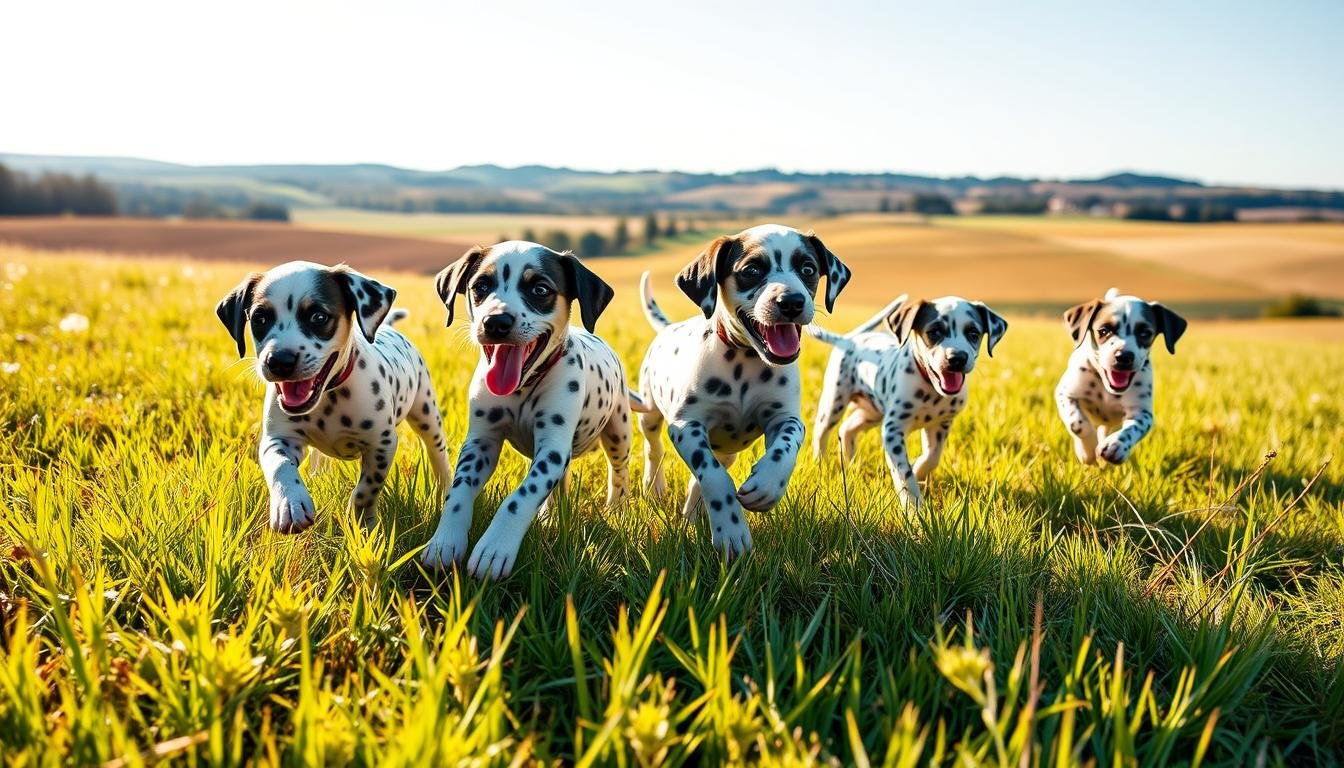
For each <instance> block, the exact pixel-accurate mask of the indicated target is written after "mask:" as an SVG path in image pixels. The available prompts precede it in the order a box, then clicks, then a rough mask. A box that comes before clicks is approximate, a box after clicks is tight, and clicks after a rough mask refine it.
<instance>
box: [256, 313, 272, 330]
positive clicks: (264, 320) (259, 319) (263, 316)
mask: <svg viewBox="0 0 1344 768" xmlns="http://www.w3.org/2000/svg"><path fill="white" fill-rule="evenodd" d="M252 324H253V325H255V326H257V327H258V328H265V327H266V326H268V325H270V324H271V315H270V313H269V312H253V313H252Z"/></svg>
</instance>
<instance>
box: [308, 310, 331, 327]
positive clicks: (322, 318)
mask: <svg viewBox="0 0 1344 768" xmlns="http://www.w3.org/2000/svg"><path fill="white" fill-rule="evenodd" d="M330 319H331V315H328V314H327V313H326V312H323V311H322V310H320V309H316V310H313V312H312V313H311V314H309V315H308V322H310V323H312V324H313V325H326V323H327V321H328V320H330Z"/></svg>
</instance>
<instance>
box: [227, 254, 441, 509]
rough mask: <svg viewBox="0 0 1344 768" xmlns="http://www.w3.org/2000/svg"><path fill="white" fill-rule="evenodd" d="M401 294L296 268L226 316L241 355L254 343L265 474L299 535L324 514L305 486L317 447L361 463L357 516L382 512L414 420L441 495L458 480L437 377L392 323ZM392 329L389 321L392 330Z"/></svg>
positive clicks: (334, 272)
mask: <svg viewBox="0 0 1344 768" xmlns="http://www.w3.org/2000/svg"><path fill="white" fill-rule="evenodd" d="M396 295H397V292H396V291H394V290H392V289H391V288H388V287H387V286H385V285H382V284H381V283H378V282H377V281H375V280H372V279H370V278H367V277H365V276H364V275H361V274H359V273H358V272H356V271H354V270H352V269H350V268H349V267H345V266H337V267H324V266H322V265H321V264H313V263H311V262H307V261H291V262H289V263H288V264H282V265H280V266H278V267H276V268H274V269H272V270H270V271H269V272H264V273H263V272H253V273H251V274H249V275H248V276H247V277H245V278H243V282H241V283H239V284H238V287H237V288H234V289H233V290H232V291H231V292H230V293H229V295H227V296H225V297H224V299H223V300H222V301H220V302H219V306H217V307H216V308H215V313H216V314H217V315H218V316H219V319H220V321H221V322H223V323H224V326H225V327H226V328H228V329H229V333H230V334H231V335H232V336H233V340H234V341H235V342H237V343H238V355H239V357H242V356H244V355H245V354H246V353H247V345H246V339H247V336H248V335H249V331H250V335H251V336H252V339H253V342H254V344H255V346H256V350H257V363H256V364H257V373H258V374H260V376H261V378H263V379H264V380H266V382H267V385H266V404H265V406H264V410H263V412H262V424H261V449H260V452H261V469H262V472H263V473H264V474H265V475H266V485H267V487H269V488H270V491H271V500H270V508H271V528H272V529H273V530H276V531H279V532H280V533H298V532H299V531H302V530H304V529H305V528H307V527H308V526H310V525H312V524H313V520H314V519H315V518H316V507H315V506H314V505H313V497H312V496H311V495H310V494H309V493H308V489H307V488H306V487H304V484H303V480H302V478H300V477H299V462H301V461H302V460H303V457H304V453H305V452H306V451H307V449H308V447H309V446H312V447H313V448H316V449H317V450H319V451H321V452H322V453H325V454H327V455H328V456H334V457H335V458H338V459H359V462H360V474H359V484H358V485H356V486H355V492H354V495H353V496H351V497H350V506H351V507H352V508H353V509H355V510H356V511H357V512H359V513H360V514H361V516H365V515H367V514H368V513H370V512H371V511H372V510H373V509H374V507H375V505H376V504H377V503H378V495H379V493H381V492H382V489H383V483H384V481H386V479H387V473H388V469H389V468H390V467H391V466H392V459H393V457H395V456H396V453H397V425H398V424H400V423H401V422H402V421H409V422H410V425H411V429H413V430H414V431H415V434H416V436H418V437H419V438H420V441H421V442H423V443H424V444H425V449H426V450H427V451H428V452H429V461H430V465H431V466H432V467H433V470H434V477H435V478H436V479H437V481H438V484H439V488H440V490H442V489H443V488H445V487H446V486H447V481H448V456H447V454H446V452H445V451H446V446H445V444H444V440H443V420H442V419H441V418H440V417H439V406H438V403H437V402H435V400H434V386H433V384H431V383H430V378H429V369H428V368H426V367H425V361H424V359H423V358H422V357H420V353H419V352H417V351H416V349H415V347H413V346H411V342H409V341H407V340H406V337H405V336H402V335H401V334H400V333H399V332H397V331H396V330H395V329H394V328H392V323H393V322H395V321H397V320H400V319H401V318H403V317H405V316H406V313H405V312H404V311H400V310H398V311H397V312H392V313H391V314H390V315H389V310H391V309H392V300H393V299H394V298H396ZM384 319H386V320H387V322H383V321H384Z"/></svg>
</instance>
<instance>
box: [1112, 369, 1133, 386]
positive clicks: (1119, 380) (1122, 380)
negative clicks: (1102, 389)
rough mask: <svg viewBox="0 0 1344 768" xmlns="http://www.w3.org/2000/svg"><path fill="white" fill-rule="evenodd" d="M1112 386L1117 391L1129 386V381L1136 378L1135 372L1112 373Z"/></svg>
mask: <svg viewBox="0 0 1344 768" xmlns="http://www.w3.org/2000/svg"><path fill="white" fill-rule="evenodd" d="M1110 376H1111V386H1113V387H1115V388H1116V389H1120V388H1122V387H1128V386H1129V380H1130V379H1132V378H1134V372H1133V371H1111V372H1110Z"/></svg>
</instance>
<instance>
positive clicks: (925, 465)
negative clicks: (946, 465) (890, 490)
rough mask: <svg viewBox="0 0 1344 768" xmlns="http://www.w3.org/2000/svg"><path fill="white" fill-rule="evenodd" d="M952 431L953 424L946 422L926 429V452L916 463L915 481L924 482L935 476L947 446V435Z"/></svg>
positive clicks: (924, 436)
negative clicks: (934, 472)
mask: <svg viewBox="0 0 1344 768" xmlns="http://www.w3.org/2000/svg"><path fill="white" fill-rule="evenodd" d="M951 430H952V422H950V421H945V422H943V423H941V424H930V425H929V426H927V427H925V428H924V433H923V435H922V437H923V441H924V452H923V453H921V454H920V455H919V460H918V461H916V462H915V480H917V481H922V480H925V479H927V478H928V477H929V475H931V474H933V470H935V469H937V468H938V462H939V461H941V460H942V458H943V446H945V445H947V433H948V432H950V431H951Z"/></svg>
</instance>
